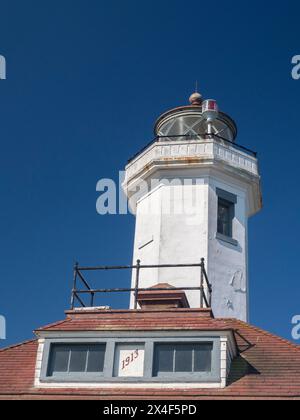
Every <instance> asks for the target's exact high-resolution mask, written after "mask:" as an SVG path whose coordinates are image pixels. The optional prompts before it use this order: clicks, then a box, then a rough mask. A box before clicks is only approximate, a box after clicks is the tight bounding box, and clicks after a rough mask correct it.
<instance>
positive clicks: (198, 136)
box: [128, 133, 258, 163]
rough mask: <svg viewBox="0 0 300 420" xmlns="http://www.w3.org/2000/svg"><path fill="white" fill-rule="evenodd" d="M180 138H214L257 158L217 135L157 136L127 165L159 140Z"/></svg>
mask: <svg viewBox="0 0 300 420" xmlns="http://www.w3.org/2000/svg"><path fill="white" fill-rule="evenodd" d="M180 138H184V139H187V140H203V139H207V138H208V139H209V138H214V139H217V140H222V141H224V142H225V143H226V144H228V146H231V147H233V148H234V149H237V150H240V151H242V152H246V153H249V154H250V155H251V156H253V157H254V158H257V155H258V154H257V152H255V151H253V150H251V149H248V147H245V146H242V145H240V144H238V143H235V142H233V141H230V140H228V139H226V138H225V137H222V136H220V135H218V134H209V133H203V134H197V135H195V134H191V135H190V134H179V135H176V136H157V137H155V138H154V140H152V141H151V142H150V143H148V144H147V145H146V146H145V147H143V148H142V149H141V150H140V151H139V152H138V153H136V154H135V155H134V156H133V157H132V158H130V159H129V160H128V163H131V162H132V161H133V160H134V159H135V158H136V157H138V156H139V155H140V154H141V153H143V152H145V151H146V150H147V149H148V148H149V147H150V146H152V145H153V144H155V143H156V142H158V141H160V140H164V139H165V140H166V139H174V140H176V139H180Z"/></svg>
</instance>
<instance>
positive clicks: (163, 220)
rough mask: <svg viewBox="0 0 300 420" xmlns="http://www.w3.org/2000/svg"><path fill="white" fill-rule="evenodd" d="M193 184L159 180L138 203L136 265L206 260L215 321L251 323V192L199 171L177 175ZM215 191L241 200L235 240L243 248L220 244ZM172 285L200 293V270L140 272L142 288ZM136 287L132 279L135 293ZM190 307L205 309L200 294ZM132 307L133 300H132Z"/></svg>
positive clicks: (193, 294)
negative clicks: (225, 320)
mask: <svg viewBox="0 0 300 420" xmlns="http://www.w3.org/2000/svg"><path fill="white" fill-rule="evenodd" d="M178 175H180V177H182V178H184V179H185V178H187V175H189V179H190V180H193V182H194V184H196V185H194V186H184V187H182V186H178V185H177V186H176V185H175V184H174V185H170V180H172V179H174V178H175V175H174V174H171V173H169V177H170V179H169V180H167V179H166V178H165V177H163V176H162V175H160V182H159V186H158V187H156V188H154V189H153V191H152V192H151V193H148V194H146V195H145V196H144V197H143V198H141V199H140V200H139V201H138V203H137V209H136V232H135V246H134V263H135V262H136V260H137V259H140V260H141V263H142V264H145V265H148V264H149V265H161V264H196V263H200V261H201V258H205V260H206V265H207V271H208V277H209V280H210V282H211V283H212V285H213V304H212V306H213V311H214V314H215V316H216V317H234V318H238V319H241V320H245V321H246V320H247V318H248V298H247V296H248V284H247V282H248V278H247V277H248V276H247V217H248V216H247V214H248V213H247V212H248V209H247V186H246V185H243V184H242V183H241V182H240V181H239V182H236V180H235V179H234V178H231V177H228V176H226V177H225V176H224V175H223V174H221V173H220V174H218V173H204V172H203V171H201V170H199V171H196V172H195V170H194V171H193V176H191V171H190V172H189V173H187V172H182V173H180V171H177V177H176V178H178ZM216 188H220V189H223V190H225V191H228V192H229V193H232V194H235V195H236V196H237V198H238V202H237V205H236V217H235V219H234V223H233V237H234V239H235V240H237V241H238V246H233V245H230V244H228V243H225V242H222V241H219V240H218V239H217V238H216V233H217V202H218V198H217V193H216ZM158 283H169V284H171V285H172V286H175V287H184V286H186V287H199V285H200V268H175V269H174V268H172V269H169V268H168V269H165V268H161V269H145V270H141V275H140V287H141V288H144V287H151V286H154V285H156V284H158ZM134 285H135V273H133V280H132V287H134ZM186 294H187V297H188V300H189V303H190V306H191V307H193V308H199V307H200V292H199V291H190V292H187V293H186ZM131 307H133V299H132V300H131Z"/></svg>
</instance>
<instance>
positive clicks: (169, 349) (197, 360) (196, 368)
mask: <svg viewBox="0 0 300 420" xmlns="http://www.w3.org/2000/svg"><path fill="white" fill-rule="evenodd" d="M212 350H213V344H212V343H195V344H189V343H188V344H185V343H183V344H158V345H156V346H155V371H154V376H162V375H163V376H166V375H169V374H175V375H176V374H179V375H180V374H197V373H199V372H211V362H212Z"/></svg>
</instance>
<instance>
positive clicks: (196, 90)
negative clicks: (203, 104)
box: [195, 80, 198, 93]
mask: <svg viewBox="0 0 300 420" xmlns="http://www.w3.org/2000/svg"><path fill="white" fill-rule="evenodd" d="M195 93H198V80H196V89H195Z"/></svg>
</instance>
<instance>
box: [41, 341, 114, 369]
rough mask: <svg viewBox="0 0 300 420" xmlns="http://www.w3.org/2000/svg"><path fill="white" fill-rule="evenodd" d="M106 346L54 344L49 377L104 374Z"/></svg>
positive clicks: (51, 351)
mask: <svg viewBox="0 0 300 420" xmlns="http://www.w3.org/2000/svg"><path fill="white" fill-rule="evenodd" d="M105 348H106V346H105V344H52V346H51V349H50V355H49V367H48V376H49V377H59V376H62V375H63V376H66V375H67V376H68V375H70V376H72V375H75V374H79V373H80V374H99V373H101V372H103V368H104V356H105Z"/></svg>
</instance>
